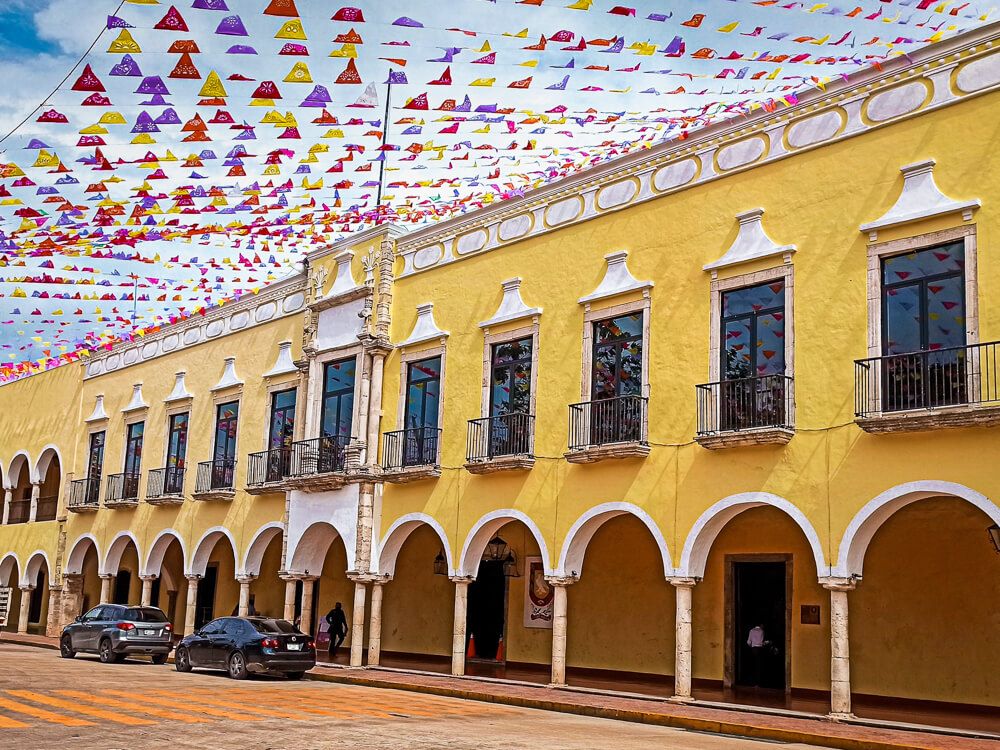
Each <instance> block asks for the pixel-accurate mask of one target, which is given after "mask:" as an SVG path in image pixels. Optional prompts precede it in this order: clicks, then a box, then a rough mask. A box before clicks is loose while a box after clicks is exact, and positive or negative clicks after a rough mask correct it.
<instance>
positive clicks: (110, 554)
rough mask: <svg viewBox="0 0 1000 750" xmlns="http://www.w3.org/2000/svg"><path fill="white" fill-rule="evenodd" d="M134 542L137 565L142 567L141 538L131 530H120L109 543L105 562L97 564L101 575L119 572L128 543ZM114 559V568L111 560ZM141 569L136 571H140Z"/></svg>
mask: <svg viewBox="0 0 1000 750" xmlns="http://www.w3.org/2000/svg"><path fill="white" fill-rule="evenodd" d="M129 542H132V544H134V545H135V557H136V561H137V562H136V566H137V567H138V568H139V569H140V570H141V569H142V549H141V548H140V547H139V540H138V539H136V538H135V535H134V534H133V533H132V532H131V531H127V530H126V531H119V532H118V533H117V534H115V538H114V539H112V540H111V544H109V545H108V551H107V553H106V554H105V556H104V560H103V562H101V563H100V564H99V565H98V566H97V572H98V574H99V575H102V576H106V575H114V574H115V573H117V572H118V570H119V568H120V567H121V564H122V555H124V554H125V550H126V549H128V543H129ZM112 560H114V566H113V567H114V569H113V570H112V565H111V561H112ZM138 572H139V571H136V573H138Z"/></svg>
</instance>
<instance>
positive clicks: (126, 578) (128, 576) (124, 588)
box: [111, 570, 132, 604]
mask: <svg viewBox="0 0 1000 750" xmlns="http://www.w3.org/2000/svg"><path fill="white" fill-rule="evenodd" d="M131 588H132V571H130V570H119V571H118V572H117V573H116V574H115V590H114V593H113V594H112V597H111V599H112V602H113V603H114V604H132V602H130V601H129V599H128V595H129V590H130V589H131Z"/></svg>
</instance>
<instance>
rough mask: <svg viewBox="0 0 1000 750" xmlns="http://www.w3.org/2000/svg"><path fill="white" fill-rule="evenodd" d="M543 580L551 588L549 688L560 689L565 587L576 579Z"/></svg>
mask: <svg viewBox="0 0 1000 750" xmlns="http://www.w3.org/2000/svg"><path fill="white" fill-rule="evenodd" d="M545 580H547V581H548V582H549V584H550V585H551V586H552V593H553V598H552V680H551V683H550V684H551V686H553V687H561V686H564V685H565V684H566V634H567V626H568V624H569V623H568V619H567V616H566V610H567V604H568V600H569V597H568V596H567V594H568V593H569V592H568V591H567V590H566V587H567V586H569V585H570V584H572V583H575V581H576V579H575V578H571V577H568V576H549V577H547V578H546V579H545Z"/></svg>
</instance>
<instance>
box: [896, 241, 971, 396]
mask: <svg viewBox="0 0 1000 750" xmlns="http://www.w3.org/2000/svg"><path fill="white" fill-rule="evenodd" d="M881 271H882V274H881V276H882V279H881V280H882V295H881V296H882V354H883V360H882V362H883V366H882V388H883V398H884V401H883V403H884V408H885V409H886V411H899V410H903V409H926V408H932V407H936V406H949V405H953V404H961V403H965V402H966V401H967V400H968V389H967V379H966V374H967V373H966V370H967V368H966V364H967V362H966V357H967V352H966V349H965V346H966V319H965V314H966V312H965V245H964V243H963V242H952V243H949V244H947V245H940V246H938V247H931V248H926V249H923V250H917V251H915V252H911V253H906V254H903V255H893V256H889V257H886V258H883V259H882V268H881Z"/></svg>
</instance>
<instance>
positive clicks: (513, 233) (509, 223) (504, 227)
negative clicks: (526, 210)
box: [497, 214, 535, 242]
mask: <svg viewBox="0 0 1000 750" xmlns="http://www.w3.org/2000/svg"><path fill="white" fill-rule="evenodd" d="M534 223H535V220H534V219H533V218H532V216H531V214H521V215H519V216H514V217H513V218H510V219H507V220H506V221H502V222H500V228H499V229H498V230H497V235H498V236H499V237H500V240H501V241H503V242H510V241H511V240H516V239H519V238H521V237H524V235H526V234H527V233H528V232H530V231H531V227H532V225H533V224H534Z"/></svg>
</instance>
